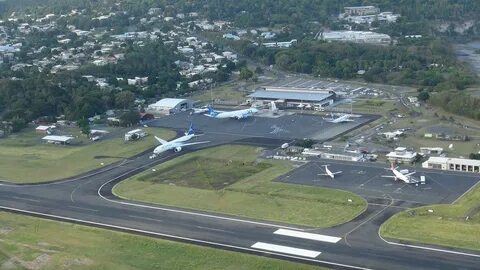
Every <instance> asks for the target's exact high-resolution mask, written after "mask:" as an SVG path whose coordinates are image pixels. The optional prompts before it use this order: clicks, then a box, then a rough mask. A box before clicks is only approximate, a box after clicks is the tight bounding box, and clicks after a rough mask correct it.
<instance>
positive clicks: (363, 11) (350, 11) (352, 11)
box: [344, 6, 380, 16]
mask: <svg viewBox="0 0 480 270" xmlns="http://www.w3.org/2000/svg"><path fill="white" fill-rule="evenodd" d="M344 10H345V14H346V15H350V16H355V15H356V16H364V15H372V14H377V13H379V12H380V9H379V8H377V7H375V6H358V7H344Z"/></svg>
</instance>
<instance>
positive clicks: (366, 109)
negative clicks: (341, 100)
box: [337, 98, 398, 114]
mask: <svg viewBox="0 0 480 270" xmlns="http://www.w3.org/2000/svg"><path fill="white" fill-rule="evenodd" d="M337 107H338V108H344V109H350V107H351V108H352V110H353V113H355V112H357V113H375V114H387V113H389V112H392V111H395V110H398V106H397V103H396V102H395V101H392V100H384V99H378V98H376V99H375V98H372V99H356V100H355V102H354V103H353V104H352V105H350V104H340V105H338V106H337Z"/></svg>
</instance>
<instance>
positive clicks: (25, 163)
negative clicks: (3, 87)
mask: <svg viewBox="0 0 480 270" xmlns="http://www.w3.org/2000/svg"><path fill="white" fill-rule="evenodd" d="M71 131H72V132H71V134H73V135H78V139H76V142H77V143H76V144H75V145H66V146H61V145H50V144H45V143H42V142H41V140H40V138H41V137H42V136H43V135H39V134H35V132H34V131H31V130H30V131H25V132H22V133H18V134H15V135H11V136H9V137H8V138H6V139H0V179H2V180H5V181H11V182H17V183H25V182H42V181H47V180H56V179H62V178H66V177H71V176H75V175H78V174H80V173H83V172H87V171H90V170H93V169H97V168H100V167H102V165H101V163H103V164H104V165H107V164H109V163H113V162H115V161H118V160H120V159H123V158H126V157H131V156H133V155H135V154H138V153H141V152H143V151H145V150H147V149H149V148H152V147H154V146H155V143H156V141H155V140H154V139H153V137H152V136H147V137H146V138H143V139H142V140H139V141H136V142H130V143H125V142H124V140H123V138H120V137H117V138H113V139H105V140H100V141H97V142H90V141H88V139H87V138H86V137H82V135H79V132H78V129H73V130H71ZM146 131H147V132H148V133H149V134H156V135H159V136H160V137H163V138H166V139H169V138H173V137H174V136H175V132H173V131H169V130H165V129H153V128H147V129H146ZM104 165H103V166H104Z"/></svg>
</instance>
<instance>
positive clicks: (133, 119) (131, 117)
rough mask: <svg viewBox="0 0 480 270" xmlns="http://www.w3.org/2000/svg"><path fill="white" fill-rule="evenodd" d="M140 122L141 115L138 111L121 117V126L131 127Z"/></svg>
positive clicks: (129, 112)
mask: <svg viewBox="0 0 480 270" xmlns="http://www.w3.org/2000/svg"><path fill="white" fill-rule="evenodd" d="M138 122H140V114H139V113H138V112H136V111H128V112H126V113H124V114H122V115H121V116H120V125H122V126H124V127H130V126H133V125H136V124H138Z"/></svg>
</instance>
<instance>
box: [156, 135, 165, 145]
mask: <svg viewBox="0 0 480 270" xmlns="http://www.w3.org/2000/svg"><path fill="white" fill-rule="evenodd" d="M155 139H157V141H158V142H159V143H160V144H166V143H167V141H165V140H164V139H160V138H159V137H157V136H155Z"/></svg>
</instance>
